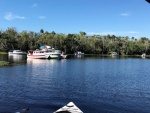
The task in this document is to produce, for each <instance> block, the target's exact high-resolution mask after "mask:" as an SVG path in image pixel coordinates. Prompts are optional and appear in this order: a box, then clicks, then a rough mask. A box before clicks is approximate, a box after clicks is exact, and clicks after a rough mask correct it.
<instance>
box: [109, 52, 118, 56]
mask: <svg viewBox="0 0 150 113" xmlns="http://www.w3.org/2000/svg"><path fill="white" fill-rule="evenodd" d="M111 56H112V57H116V56H119V55H118V53H117V52H112V53H111Z"/></svg>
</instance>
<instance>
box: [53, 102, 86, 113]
mask: <svg viewBox="0 0 150 113" xmlns="http://www.w3.org/2000/svg"><path fill="white" fill-rule="evenodd" d="M54 113H83V112H82V111H81V110H80V109H79V108H78V107H77V106H76V105H75V104H74V103H73V102H69V103H68V104H67V105H65V106H64V107H62V108H60V109H58V110H57V111H55V112H54Z"/></svg>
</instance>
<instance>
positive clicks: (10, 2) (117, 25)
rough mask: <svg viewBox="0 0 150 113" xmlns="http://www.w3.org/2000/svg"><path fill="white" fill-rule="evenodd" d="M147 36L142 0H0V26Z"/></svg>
mask: <svg viewBox="0 0 150 113" xmlns="http://www.w3.org/2000/svg"><path fill="white" fill-rule="evenodd" d="M8 27H15V28H16V29H17V30H18V31H19V32H21V31H22V30H27V31H35V32H40V29H43V30H44V31H48V32H52V31H55V32H56V33H64V34H68V33H79V32H80V31H84V32H86V33H87V34H88V35H93V34H99V35H107V34H110V35H113V34H114V35H116V36H129V37H132V36H134V37H136V38H139V37H147V38H150V4H149V3H147V2H146V1H145V0H0V29H1V30H6V29H7V28H8Z"/></svg>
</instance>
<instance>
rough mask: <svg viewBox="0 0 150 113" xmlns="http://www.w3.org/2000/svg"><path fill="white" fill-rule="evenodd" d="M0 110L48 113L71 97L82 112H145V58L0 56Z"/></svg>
mask: <svg viewBox="0 0 150 113" xmlns="http://www.w3.org/2000/svg"><path fill="white" fill-rule="evenodd" d="M0 60H6V61H7V60H9V61H11V62H13V63H14V64H13V65H12V66H9V67H1V68H0V113H15V112H16V111H18V110H20V109H22V108H27V107H29V108H30V111H29V113H53V112H54V111H56V110H57V109H59V108H60V107H62V106H64V105H65V104H67V103H68V102H70V101H73V102H74V103H75V104H76V105H77V106H78V107H79V108H80V109H81V110H82V111H83V112H84V113H150V74H149V73H150V59H141V58H111V57H90V58H89V57H84V58H69V59H63V60H40V59H26V57H24V56H9V57H8V56H7V55H5V56H4V55H1V56H0Z"/></svg>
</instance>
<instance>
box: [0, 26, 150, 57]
mask: <svg viewBox="0 0 150 113" xmlns="http://www.w3.org/2000/svg"><path fill="white" fill-rule="evenodd" d="M41 45H50V46H51V47H54V48H56V49H60V50H62V51H65V52H66V53H67V54H73V53H74V52H75V51H82V52H84V53H85V54H106V55H107V54H109V53H110V52H112V51H115V52H118V53H119V54H121V55H141V54H142V53H143V52H146V54H150V40H149V39H148V38H146V37H141V38H139V39H136V38H135V37H132V38H129V37H128V36H126V37H121V36H115V35H106V36H103V35H93V36H87V34H86V33H85V32H83V31H80V32H79V34H61V33H55V32H54V31H52V32H48V31H46V32H44V30H43V29H41V30H39V33H37V32H33V31H29V32H28V31H22V32H17V30H16V29H15V28H8V29H6V30H5V31H0V51H4V52H8V51H9V50H10V49H21V50H24V51H27V50H29V49H37V48H39V47H40V46H41Z"/></svg>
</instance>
